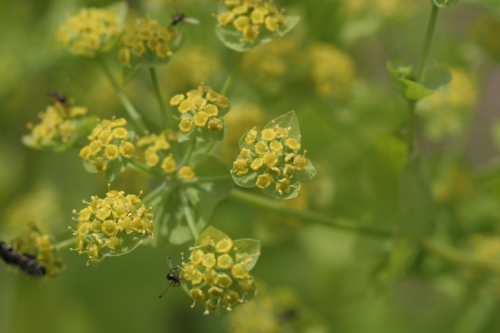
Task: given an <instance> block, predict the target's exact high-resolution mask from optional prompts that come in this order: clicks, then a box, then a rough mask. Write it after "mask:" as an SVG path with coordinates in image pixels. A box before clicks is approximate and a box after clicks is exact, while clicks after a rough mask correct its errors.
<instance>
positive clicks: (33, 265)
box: [0, 242, 46, 278]
mask: <svg viewBox="0 0 500 333" xmlns="http://www.w3.org/2000/svg"><path fill="white" fill-rule="evenodd" d="M0 257H2V259H3V261H5V263H6V264H10V265H13V266H16V267H17V268H19V269H20V270H22V271H23V272H25V273H26V274H29V275H31V276H33V277H36V278H41V277H43V276H44V275H45V273H46V271H45V268H44V267H43V266H42V265H40V264H39V263H38V262H37V261H36V257H35V256H34V255H33V254H30V253H22V254H21V253H19V252H18V251H16V250H14V248H13V247H11V246H8V245H7V244H5V243H4V242H0Z"/></svg>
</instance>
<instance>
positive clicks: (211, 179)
mask: <svg viewBox="0 0 500 333" xmlns="http://www.w3.org/2000/svg"><path fill="white" fill-rule="evenodd" d="M232 178H233V177H232V176H231V175H227V176H211V177H194V178H193V179H185V180H183V181H182V184H197V183H207V182H219V181H224V180H229V179H232Z"/></svg>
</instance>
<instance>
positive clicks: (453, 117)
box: [417, 67, 477, 141]
mask: <svg viewBox="0 0 500 333" xmlns="http://www.w3.org/2000/svg"><path fill="white" fill-rule="evenodd" d="M449 70H450V72H451V77H452V79H451V82H450V83H449V84H448V85H446V86H445V87H443V88H441V89H440V90H438V91H436V92H435V93H433V94H432V95H430V96H429V97H426V98H425V99H424V100H422V101H421V102H420V103H419V104H418V107H417V113H418V114H419V115H420V116H421V117H422V118H423V119H424V123H425V131H426V133H427V135H428V136H429V138H430V139H432V140H435V141H439V140H442V139H444V138H445V137H450V136H451V137H453V136H457V135H459V134H460V133H461V132H462V131H463V130H464V129H465V126H466V124H467V123H468V122H469V120H470V117H471V116H472V110H473V108H474V106H475V105H476V102H477V86H476V84H475V83H474V81H473V80H472V78H471V76H470V75H469V74H468V73H467V72H466V71H465V70H463V69H461V68H453V67H451V68H449Z"/></svg>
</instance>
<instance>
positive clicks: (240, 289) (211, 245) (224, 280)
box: [181, 237, 255, 313]
mask: <svg viewBox="0 0 500 333" xmlns="http://www.w3.org/2000/svg"><path fill="white" fill-rule="evenodd" d="M197 244H199V245H198V246H196V247H191V248H190V251H191V253H190V255H189V260H190V261H189V262H187V263H186V262H183V263H182V265H183V273H182V275H181V277H182V278H184V280H185V281H186V285H187V288H188V289H189V291H190V296H191V298H192V299H193V300H195V301H204V300H205V299H206V298H207V296H208V299H209V301H208V302H206V303H205V309H206V311H208V312H216V313H217V312H218V311H219V309H220V308H219V307H214V305H218V304H219V303H221V302H223V303H224V305H225V307H226V309H227V310H228V311H230V310H231V306H235V305H238V304H242V303H244V302H246V301H247V300H245V295H248V294H249V293H251V292H253V291H255V285H254V283H253V277H252V276H251V275H250V274H249V272H248V270H247V268H246V267H247V265H249V264H250V263H251V262H252V258H251V256H250V255H249V254H248V253H246V252H243V253H240V252H239V251H238V249H237V248H235V247H234V246H233V244H234V243H233V240H232V239H230V238H227V237H226V238H223V239H219V240H218V241H217V242H214V241H213V239H212V238H211V237H206V238H205V239H203V240H202V241H201V242H198V243H197ZM247 297H248V296H247ZM193 306H194V305H193ZM208 312H205V313H208Z"/></svg>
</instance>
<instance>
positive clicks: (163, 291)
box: [158, 281, 174, 298]
mask: <svg viewBox="0 0 500 333" xmlns="http://www.w3.org/2000/svg"><path fill="white" fill-rule="evenodd" d="M173 284H174V281H172V282H170V283H167V284H165V285H164V286H163V287H161V289H160V292H159V293H158V298H162V297H163V295H165V293H166V292H167V290H168V288H170V286H171V285H173Z"/></svg>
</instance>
